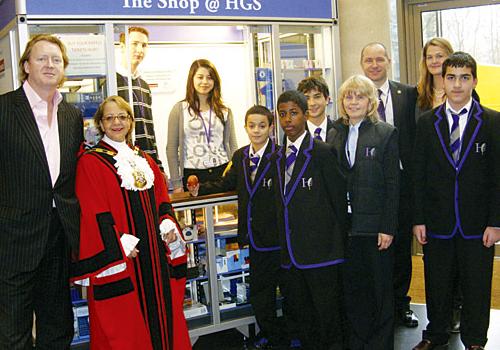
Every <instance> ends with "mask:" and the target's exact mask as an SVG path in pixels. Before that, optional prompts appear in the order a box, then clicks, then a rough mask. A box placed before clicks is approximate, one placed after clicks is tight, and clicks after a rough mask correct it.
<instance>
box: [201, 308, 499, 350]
mask: <svg viewBox="0 0 500 350" xmlns="http://www.w3.org/2000/svg"><path fill="white" fill-rule="evenodd" d="M412 309H413V310H414V311H415V312H416V313H417V315H418V316H419V319H420V323H419V327H418V328H404V327H398V328H397V329H396V334H395V348H394V350H411V349H412V347H413V346H415V345H416V344H417V343H418V342H419V341H420V339H421V336H422V330H423V329H424V328H425V326H426V324H427V322H426V318H425V317H426V312H425V305H412ZM488 338H489V340H488V344H487V345H486V350H499V349H500V310H492V311H491V319H490V328H489V333H488ZM252 348H253V347H252V346H250V345H249V344H246V342H245V341H244V338H243V336H242V335H241V334H240V333H238V332H237V331H236V330H228V331H224V332H219V333H215V334H210V335H206V336H202V337H200V338H199V339H198V341H197V342H196V344H195V345H194V347H193V349H194V350H241V349H252ZM463 349H464V347H463V345H462V343H461V342H460V336H459V335H452V337H451V339H450V345H449V347H448V350H463Z"/></svg>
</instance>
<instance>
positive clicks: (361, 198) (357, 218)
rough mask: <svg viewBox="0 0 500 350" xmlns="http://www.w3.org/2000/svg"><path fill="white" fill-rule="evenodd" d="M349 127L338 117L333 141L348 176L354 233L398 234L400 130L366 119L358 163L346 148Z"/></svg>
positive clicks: (357, 157)
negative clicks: (351, 164) (351, 159)
mask: <svg viewBox="0 0 500 350" xmlns="http://www.w3.org/2000/svg"><path fill="white" fill-rule="evenodd" d="M348 134H349V126H347V125H345V124H344V123H343V122H342V120H337V121H336V122H335V125H334V129H333V130H332V131H331V132H330V133H329V140H330V141H329V142H328V143H330V144H332V145H333V147H334V148H335V150H336V151H337V155H338V158H339V161H340V165H341V168H342V170H343V171H344V173H345V175H346V177H347V183H348V186H347V187H348V190H349V193H350V199H351V207H352V218H351V223H352V227H351V234H352V235H363V236H367V235H368V236H371V235H377V234H378V233H379V232H382V233H386V234H390V235H395V234H396V233H397V228H398V203H399V173H400V171H399V156H398V139H397V137H398V133H397V130H396V129H395V128H394V127H393V126H392V125H389V124H387V123H383V122H378V123H375V124H374V123H372V122H371V121H370V120H364V121H363V122H362V124H361V125H360V127H359V136H358V143H357V148H356V156H355V162H354V166H353V167H352V168H351V167H350V166H349V161H348V159H347V156H346V152H345V147H346V142H347V135H348Z"/></svg>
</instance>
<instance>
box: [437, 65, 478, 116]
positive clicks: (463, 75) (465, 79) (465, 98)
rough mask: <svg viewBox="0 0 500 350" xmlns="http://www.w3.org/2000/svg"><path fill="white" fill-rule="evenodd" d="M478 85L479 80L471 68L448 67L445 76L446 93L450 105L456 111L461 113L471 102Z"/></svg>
mask: <svg viewBox="0 0 500 350" xmlns="http://www.w3.org/2000/svg"><path fill="white" fill-rule="evenodd" d="M476 85H477V79H474V77H473V75H472V69H471V68H469V67H448V68H447V69H446V73H445V75H444V91H445V93H446V98H447V99H448V103H449V104H450V106H451V107H452V108H453V109H454V110H455V111H459V110H460V109H461V108H462V107H463V106H465V105H466V104H467V102H469V100H470V99H471V96H472V90H474V88H475V87H476Z"/></svg>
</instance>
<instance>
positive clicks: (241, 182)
mask: <svg viewBox="0 0 500 350" xmlns="http://www.w3.org/2000/svg"><path fill="white" fill-rule="evenodd" d="M249 149H250V146H249V145H247V146H245V147H242V148H240V149H239V150H237V151H236V152H235V153H234V155H233V158H232V160H231V167H230V168H229V170H228V171H227V173H226V174H225V176H224V177H223V178H222V179H220V180H219V181H216V182H206V183H203V184H201V185H200V190H199V194H207V193H216V192H224V191H234V190H236V191H237V192H238V243H239V244H240V245H244V244H250V245H251V246H252V248H253V249H255V250H256V251H259V252H265V251H274V250H279V249H280V247H279V243H278V228H277V225H276V207H275V206H274V205H272V204H274V202H275V199H274V196H275V191H274V188H273V187H274V186H275V183H273V175H271V174H273V173H274V172H275V169H274V167H272V166H271V163H270V162H269V159H270V157H271V155H272V154H273V152H274V151H275V150H276V146H275V144H274V143H273V142H272V141H271V140H269V143H268V144H267V147H266V150H265V151H264V155H263V157H262V159H261V160H260V163H259V167H258V169H257V173H256V175H255V179H254V181H253V182H252V180H251V177H250V173H249V156H248V155H249Z"/></svg>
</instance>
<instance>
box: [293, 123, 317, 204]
mask: <svg viewBox="0 0 500 350" xmlns="http://www.w3.org/2000/svg"><path fill="white" fill-rule="evenodd" d="M313 144H314V138H312V137H311V135H310V134H309V133H306V136H305V137H304V140H302V144H301V145H300V149H299V151H298V154H297V159H296V160H295V164H294V166H293V172H292V176H291V178H290V181H289V184H291V186H292V187H291V188H290V191H289V192H288V193H287V194H286V204H288V203H289V202H290V200H291V199H292V197H293V195H294V193H295V191H296V190H297V185H298V183H299V181H300V179H301V178H302V175H303V174H304V172H305V170H306V168H307V166H308V165H309V162H310V161H311V151H312V148H313Z"/></svg>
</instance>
